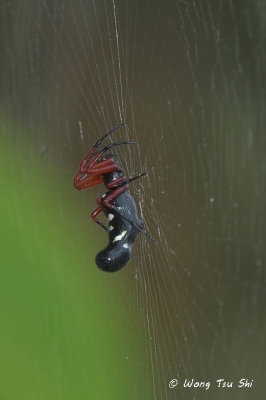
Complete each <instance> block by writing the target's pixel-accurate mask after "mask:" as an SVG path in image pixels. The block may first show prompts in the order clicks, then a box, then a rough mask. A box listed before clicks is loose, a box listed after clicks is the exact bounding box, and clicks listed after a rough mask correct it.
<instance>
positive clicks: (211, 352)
mask: <svg viewBox="0 0 266 400" xmlns="http://www.w3.org/2000/svg"><path fill="white" fill-rule="evenodd" d="M2 10H5V14H6V15H7V14H8V13H9V12H10V15H12V19H13V21H15V22H16V24H17V26H18V28H17V29H18V31H19V32H20V34H21V41H20V43H19V44H18V45H19V46H20V47H19V48H18V49H17V51H18V53H19V54H20V62H21V64H22V66H23V67H24V68H25V69H26V70H27V71H28V76H27V82H26V83H25V81H24V80H23V77H22V76H21V77H20V78H21V80H18V81H17V82H15V83H14V88H15V92H16V93H15V96H16V103H15V104H21V103H23V104H24V107H18V109H17V110H14V103H12V105H9V104H8V103H7V104H6V105H5V107H6V108H7V109H8V106H10V108H11V106H12V108H13V111H15V112H16V113H17V117H18V118H20V119H21V120H22V121H24V124H25V127H26V128H27V129H29V128H30V130H31V131H35V135H36V140H37V142H38V143H39V145H40V151H41V152H45V151H46V150H47V147H48V146H49V157H51V158H54V159H57V160H58V165H59V167H60V168H61V169H62V170H63V169H64V167H65V165H66V164H67V167H66V168H67V170H69V171H73V175H74V173H75V171H76V166H77V161H78V162H79V161H80V160H81V158H82V156H83V155H85V154H86V153H87V152H88V149H89V148H90V147H91V146H92V145H93V144H94V143H95V142H96V140H97V139H98V138H99V137H101V136H102V135H103V133H104V132H106V131H107V130H108V129H110V128H111V127H112V126H114V125H116V124H118V123H120V122H121V121H125V122H126V126H125V128H122V129H120V131H119V132H116V133H115V134H114V135H113V136H112V138H111V139H110V140H111V141H116V140H125V139H128V140H136V141H137V142H138V145H137V146H136V147H135V148H132V146H125V147H123V149H122V148H120V149H119V150H117V152H118V154H119V159H120V160H121V164H122V165H123V166H124V167H125V171H126V174H127V176H129V177H131V176H134V175H136V174H138V173H140V172H144V171H147V172H148V176H147V177H143V178H141V180H138V181H136V182H134V183H132V186H131V193H132V195H133V196H134V198H135V200H136V204H137V206H138V208H139V212H140V216H141V218H142V219H143V220H144V222H145V226H146V231H147V232H149V233H150V234H151V235H152V236H153V237H155V238H156V239H157V241H158V245H154V243H152V242H149V241H147V239H146V238H145V237H143V236H140V237H138V239H137V242H136V244H135V246H134V255H135V256H137V257H138V258H140V259H141V263H140V264H138V263H136V262H135V261H133V260H132V261H131V263H130V265H129V266H127V268H126V269H125V270H124V271H123V273H121V274H118V275H116V274H114V275H112V276H110V285H112V286H113V291H114V293H115V292H116V291H117V290H118V289H117V288H118V287H119V292H120V295H121V296H122V298H123V308H122V309H121V319H124V320H126V321H127V323H128V324H129V326H130V327H131V328H132V338H131V342H132V346H133V347H134V352H135V360H134V362H135V363H136V368H137V366H143V365H145V370H146V375H144V376H143V380H142V385H141V387H140V388H137V389H135V391H136V398H143V399H177V398H178V399H193V398H195V399H196V398H197V399H199V398H204V399H207V398H212V399H213V398H221V399H225V398H226V399H227V398H228V399H230V398H234V399H238V398H239V399H240V398H241V399H243V398H260V397H259V396H261V393H262V392H261V391H260V386H259V383H260V382H261V381H260V380H261V379H262V370H263V364H264V360H263V356H262V353H263V352H262V349H265V347H262V346H263V343H264V340H263V337H264V336H265V327H264V326H263V323H264V320H265V317H263V311H264V310H263V304H265V280H264V278H263V261H264V260H263V257H264V247H265V243H264V238H265V234H264V223H265V212H264V208H265V206H264V198H263V194H265V185H264V184H263V185H262V182H265V162H264V154H263V150H264V147H265V135H264V133H263V132H264V131H263V129H264V127H265V112H264V107H265V88H264V85H263V82H264V70H265V56H264V54H263V52H262V49H263V45H265V28H264V26H265V7H264V5H263V4H262V2H260V1H252V2H250V1H245V2H240V1H237V0H234V1H226V0H220V1H217V2H210V1H207V0H206V1H198V2H196V1H178V0H176V1H174V0H168V1H160V0H158V1H153V2H152V1H149V0H145V1H138V0H134V1H124V2H122V1H117V0H111V1H106V0H101V1H97V2H96V1H94V0H90V1H85V0H78V1H77V2H72V1H70V0H56V1H54V0H53V1H48V0H38V1H28V2H27V3H23V4H20V5H18V6H16V7H15V8H14V9H13V8H12V2H11V3H10V2H4V3H3V5H2ZM11 10H12V12H11ZM5 29H6V32H8V30H9V28H8V26H6V28H5ZM3 42H4V44H5V46H6V47H8V46H9V45H10V43H9V39H7V38H5V37H4V39H3ZM13 68H15V67H14V66H13ZM21 70H23V68H22V69H21ZM22 81H23V83H20V82H22ZM25 89H26V92H27V93H28V95H27V96H25ZM10 104H11V103H10ZM43 127H45V129H43ZM101 190H103V188H98V187H97V188H95V189H92V192H91V193H92V194H91V199H93V198H96V196H98V195H99V194H101ZM85 197H86V196H85ZM85 197H84V205H85V203H86V207H87V202H88V196H87V197H86V198H85ZM92 202H93V200H92ZM84 207H85V206H84ZM62 212H63V213H64V210H63V209H62ZM95 237H96V239H97V240H99V241H102V243H103V244H104V243H105V239H106V238H105V237H104V233H103V232H102V231H101V230H100V229H98V228H97V227H96V228H95ZM128 288H130V299H131V300H130V303H129V302H128ZM263 302H264V303H263ZM140 349H145V351H144V352H143V351H141V350H140ZM264 367H265V364H264ZM186 378H187V379H192V378H194V380H199V381H202V380H203V381H211V385H212V388H211V389H210V390H208V391H207V390H205V389H197V390H196V389H188V388H184V387H183V386H182V382H183V381H184V380H185V379H186ZM220 378H224V379H226V380H228V381H235V382H237V381H238V380H239V379H241V378H247V379H249V380H252V379H253V380H254V382H255V388H252V389H242V391H241V389H234V391H230V392H229V391H226V392H225V391H223V390H222V389H221V390H219V391H217V390H215V381H216V379H220ZM172 379H178V381H179V385H178V387H176V388H173V389H171V388H169V382H170V381H171V380H172ZM248 390H249V391H248ZM251 391H252V392H251ZM256 396H258V397H256Z"/></svg>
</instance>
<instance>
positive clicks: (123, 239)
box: [96, 191, 143, 272]
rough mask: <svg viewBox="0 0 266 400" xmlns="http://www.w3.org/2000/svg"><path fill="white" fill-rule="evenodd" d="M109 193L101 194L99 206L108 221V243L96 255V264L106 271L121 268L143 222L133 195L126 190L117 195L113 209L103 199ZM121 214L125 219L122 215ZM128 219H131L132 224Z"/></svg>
mask: <svg viewBox="0 0 266 400" xmlns="http://www.w3.org/2000/svg"><path fill="white" fill-rule="evenodd" d="M109 193H110V191H109V192H106V193H105V194H104V195H103V196H102V202H101V207H102V209H103V212H104V214H105V215H106V217H107V219H108V221H109V243H108V246H107V247H106V248H105V249H104V250H102V251H100V252H99V253H98V254H97V256H96V264H97V266H98V267H99V268H100V269H102V270H104V271H107V272H114V271H117V270H119V269H121V268H123V267H124V266H125V265H126V264H127V263H128V262H129V260H130V258H131V248H132V245H133V243H134V241H135V240H136V237H137V234H138V233H139V230H138V229H137V228H135V226H137V227H138V228H139V229H143V222H142V221H141V220H140V219H139V217H138V214H137V208H136V204H135V201H134V199H133V197H132V196H131V195H130V193H129V192H128V191H125V192H124V193H122V194H121V195H120V196H118V197H117V198H116V199H115V200H114V201H113V203H112V204H113V205H114V206H115V208H116V209H117V210H115V209H112V210H111V209H110V208H107V207H106V206H105V205H104V203H103V200H104V198H105V197H106V196H107V195H108V194H109ZM118 212H119V213H121V214H123V216H125V217H126V218H127V219H125V218H124V217H122V216H121V215H120V214H119V213H118ZM128 220H130V221H133V223H134V225H135V226H133V225H132V223H130V222H129V221H128Z"/></svg>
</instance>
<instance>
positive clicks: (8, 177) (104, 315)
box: [0, 132, 141, 400]
mask: <svg viewBox="0 0 266 400" xmlns="http://www.w3.org/2000/svg"><path fill="white" fill-rule="evenodd" d="M8 133H9V132H8ZM11 133H12V132H11ZM9 136H10V135H8V134H7V132H1V136H0V137H1V138H2V139H1V140H0V142H1V143H0V145H1V158H0V164H1V168H0V171H1V175H2V176H1V190H0V212H1V228H0V239H1V256H0V265H1V269H0V271H1V272H0V274H1V277H0V310H1V311H0V313H1V314H0V315H1V340H0V354H1V362H0V368H1V369H0V376H1V381H0V382H1V384H0V398H1V399H5V400H13V399H14V400H15V399H20V400H23V399H25V400H38V399H45V400H46V399H49V400H53V399H56V400H60V399H64V400H67V399H75V400H79V399H80V400H81V399H82V400H83V399H97V400H98V399H116V400H118V399H125V398H127V399H131V398H132V399H133V398H136V390H137V389H136V387H137V386H138V382H137V379H138V374H140V373H141V371H137V372H136V371H134V368H135V367H134V366H132V363H131V361H130V351H132V350H130V344H129V343H128V338H129V334H128V331H129V328H128V325H127V324H125V321H124V320H123V318H121V307H123V305H122V299H121V298H120V297H119V288H118V290H117V291H115V292H114V286H113V283H114V282H113V281H112V280H113V279H114V275H112V276H111V275H109V274H105V273H103V272H101V271H100V270H98V269H97V267H96V266H95V263H94V257H95V254H96V250H95V247H96V245H95V240H94V238H93V232H94V229H95V227H94V225H92V224H89V223H88V224H83V225H84V226H85V227H86V230H85V229H84V228H80V226H82V224H80V221H82V219H81V218H83V220H84V216H83V217H81V216H80V215H79V214H80V213H79V212H77V211H76V209H75V206H74V204H73V196H74V194H73V193H74V190H73V188H72V180H71V181H68V180H67V179H66V177H62V176H61V175H60V170H58V169H59V168H58V169H56V166H55V165H52V166H51V165H50V166H49V163H48V162H47V161H46V160H45V157H42V156H41V155H40V154H39V153H38V151H36V150H35V149H34V148H33V145H32V147H31V148H30V149H29V148H28V147H26V145H25V144H24V148H23V147H22V146H21V144H19V143H17V142H16V141H15V140H14V138H13V139H9ZM61 174H62V172H61ZM75 194H76V193H75ZM62 201H63V204H62ZM86 218H89V212H88V216H86ZM82 229H83V231H82ZM89 229H91V232H90V231H89ZM111 282H112V283H111ZM134 388H135V389H134Z"/></svg>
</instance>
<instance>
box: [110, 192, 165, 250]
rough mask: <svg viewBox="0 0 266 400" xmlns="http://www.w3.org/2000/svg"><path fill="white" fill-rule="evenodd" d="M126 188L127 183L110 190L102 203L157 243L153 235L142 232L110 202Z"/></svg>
mask: <svg viewBox="0 0 266 400" xmlns="http://www.w3.org/2000/svg"><path fill="white" fill-rule="evenodd" d="M126 190H128V185H127V184H125V185H122V186H119V187H118V188H117V189H115V190H114V191H112V192H111V193H109V194H108V195H107V196H106V197H105V199H104V200H103V204H104V205H105V207H107V208H110V209H111V210H114V211H115V212H116V213H117V214H119V215H120V216H121V217H122V218H124V219H125V220H126V221H127V222H129V223H130V224H131V225H132V226H134V228H136V229H137V230H138V231H139V232H141V233H142V234H143V235H144V236H146V238H147V239H150V240H152V241H153V242H155V243H157V241H156V240H155V239H153V237H151V236H150V235H148V233H146V232H144V231H143V230H142V229H141V228H140V227H139V226H137V225H136V224H135V223H134V222H133V221H132V220H131V219H130V218H128V217H126V216H125V215H123V214H122V213H121V211H119V210H118V209H117V207H115V206H114V205H113V204H111V203H110V202H111V201H114V200H115V199H116V198H117V197H118V196H120V194H122V193H124V192H125V191H126Z"/></svg>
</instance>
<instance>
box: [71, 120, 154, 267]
mask: <svg viewBox="0 0 266 400" xmlns="http://www.w3.org/2000/svg"><path fill="white" fill-rule="evenodd" d="M122 125H124V124H123V123H122V124H119V125H117V126H115V127H114V128H112V129H111V130H110V131H108V132H107V133H106V134H105V135H104V136H103V137H102V138H101V139H100V140H98V141H97V142H96V144H95V145H94V146H93V147H92V149H91V150H90V152H89V153H88V155H87V156H86V157H85V158H84V159H83V160H82V162H81V164H80V168H79V170H78V172H77V174H76V176H75V178H74V186H75V188H76V189H78V190H83V189H87V188H89V187H92V186H95V185H98V184H100V183H104V185H105V186H106V188H107V189H108V192H106V193H105V194H103V195H102V196H100V197H99V198H98V199H97V203H98V207H97V208H96V210H94V211H93V212H92V214H91V216H92V219H93V220H94V222H96V223H97V224H98V225H100V226H101V227H102V228H103V229H105V230H106V231H107V232H108V233H109V243H108V246H107V247H106V248H105V249H104V250H102V251H101V252H100V253H98V254H97V256H96V264H97V266H98V267H99V268H100V269H101V270H103V271H107V272H114V271H118V270H120V269H121V268H123V267H124V266H125V265H126V264H127V263H128V262H129V260H130V258H134V256H132V254H131V248H132V245H133V243H134V242H135V240H136V237H137V234H138V233H139V232H141V233H142V234H143V235H145V236H146V237H147V238H148V239H151V240H153V241H155V240H154V239H153V238H152V237H151V236H149V235H148V234H147V233H146V232H144V231H143V222H142V221H141V220H140V219H139V218H138V214H137V209H136V204H135V201H134V199H133V197H132V196H131V195H130V194H129V192H128V183H129V182H131V181H133V180H134V179H137V178H139V177H141V176H143V175H145V173H142V174H139V175H137V176H136V177H134V178H131V179H126V177H125V176H124V175H123V171H122V168H121V166H120V164H119V162H118V161H117V160H116V158H115V156H114V154H109V155H108V154H105V153H106V152H107V151H108V150H109V149H110V148H111V147H114V146H120V145H124V144H135V143H136V142H117V143H112V144H109V145H107V146H105V147H104V148H103V149H102V150H100V151H96V149H97V148H98V147H99V146H100V145H101V143H102V141H103V140H104V139H105V138H106V137H107V136H109V135H110V134H111V133H112V132H115V131H116V130H117V129H118V128H120V127H121V126H122ZM102 211H103V212H104V214H105V216H106V217H107V219H108V221H109V227H108V228H107V227H106V226H105V225H104V224H103V223H102V222H101V221H100V220H99V219H98V218H97V216H98V215H99V214H100V213H101V212H102Z"/></svg>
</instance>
